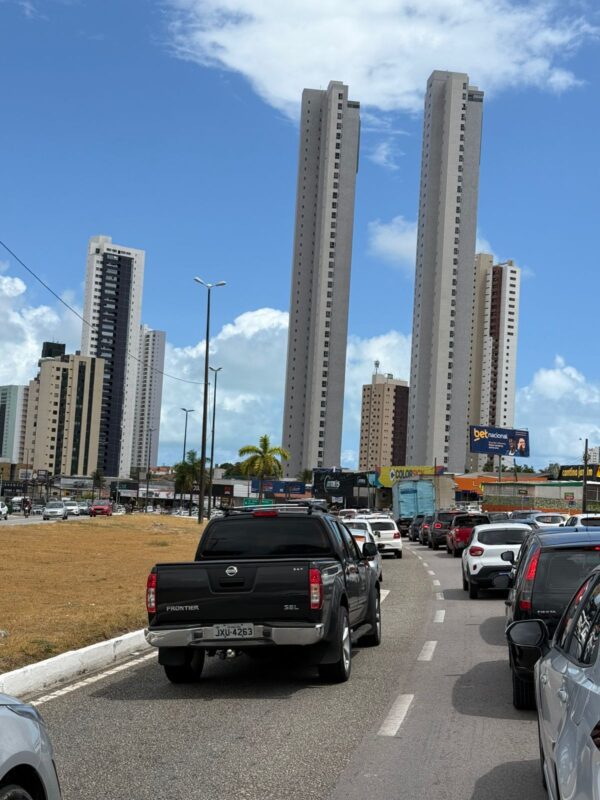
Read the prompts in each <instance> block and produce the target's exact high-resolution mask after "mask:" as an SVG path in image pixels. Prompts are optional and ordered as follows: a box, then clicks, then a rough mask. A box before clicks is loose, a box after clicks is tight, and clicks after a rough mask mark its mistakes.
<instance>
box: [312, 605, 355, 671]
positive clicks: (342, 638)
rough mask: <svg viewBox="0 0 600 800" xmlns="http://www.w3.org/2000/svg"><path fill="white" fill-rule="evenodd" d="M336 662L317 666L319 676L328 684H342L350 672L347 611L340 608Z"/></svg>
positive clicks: (350, 646)
mask: <svg viewBox="0 0 600 800" xmlns="http://www.w3.org/2000/svg"><path fill="white" fill-rule="evenodd" d="M337 637H338V642H337V644H338V654H339V657H338V660H337V661H334V663H333V664H319V675H320V676H321V678H323V679H324V680H326V681H329V682H330V683H344V682H345V681H347V680H348V678H349V677H350V672H351V670H352V640H351V638H350V622H349V619H348V611H347V610H346V609H345V608H344V606H341V607H340V612H339V618H338V631H337Z"/></svg>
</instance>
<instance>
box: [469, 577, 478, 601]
mask: <svg viewBox="0 0 600 800" xmlns="http://www.w3.org/2000/svg"><path fill="white" fill-rule="evenodd" d="M467 585H468V587H469V597H470V598H471V600H477V598H478V597H479V589H478V588H477V585H476V584H474V583H473V582H472V581H471V580H470V579H469V582H468V584H467Z"/></svg>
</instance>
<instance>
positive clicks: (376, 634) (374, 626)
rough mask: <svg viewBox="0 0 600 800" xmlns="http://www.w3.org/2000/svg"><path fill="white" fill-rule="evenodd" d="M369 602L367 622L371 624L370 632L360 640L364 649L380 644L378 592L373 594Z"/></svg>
mask: <svg viewBox="0 0 600 800" xmlns="http://www.w3.org/2000/svg"><path fill="white" fill-rule="evenodd" d="M373 594H374V597H373V599H372V600H371V609H370V611H369V619H368V621H369V622H370V624H371V632H370V633H367V634H366V635H365V636H363V637H362V638H361V640H360V643H361V644H362V645H363V646H364V647H379V645H380V644H381V598H380V596H379V592H374V593H373Z"/></svg>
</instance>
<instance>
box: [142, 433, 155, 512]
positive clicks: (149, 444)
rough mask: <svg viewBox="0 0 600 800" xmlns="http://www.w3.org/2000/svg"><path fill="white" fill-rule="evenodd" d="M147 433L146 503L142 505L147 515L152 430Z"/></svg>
mask: <svg viewBox="0 0 600 800" xmlns="http://www.w3.org/2000/svg"><path fill="white" fill-rule="evenodd" d="M148 433H149V434H150V441H149V442H148V464H147V466H146V502H145V505H144V514H147V513H148V492H149V490H150V453H151V452H152V434H153V433H154V428H150V430H149V431H148Z"/></svg>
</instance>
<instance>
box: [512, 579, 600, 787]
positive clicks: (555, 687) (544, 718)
mask: <svg viewBox="0 0 600 800" xmlns="http://www.w3.org/2000/svg"><path fill="white" fill-rule="evenodd" d="M506 633H507V636H508V638H509V640H510V642H511V643H512V644H513V645H515V646H516V647H519V648H525V649H529V648H534V649H535V650H537V651H538V652H539V654H540V658H539V660H538V661H537V663H536V665H535V693H536V703H537V713H538V722H539V738H540V759H541V765H542V775H543V782H544V785H545V787H546V789H547V791H548V796H549V797H550V798H551V800H560V799H561V798H565V797H572V798H575V797H576V798H581V800H587V798H589V800H595V799H596V798H597V797H598V786H600V700H599V697H600V658H599V652H598V651H599V645H600V567H597V568H596V569H595V570H594V571H593V572H592V573H591V574H590V575H588V577H587V578H586V579H585V581H584V582H583V584H582V585H581V586H580V587H579V589H578V590H577V591H576V592H575V595H574V596H573V598H572V599H571V602H570V603H569V605H568V606H567V609H566V611H565V612H564V614H563V616H562V618H561V620H560V622H559V624H558V627H557V629H556V632H555V634H554V638H553V639H552V641H550V639H549V635H548V629H547V628H546V625H545V623H544V622H543V621H542V620H540V619H531V620H522V621H518V622H513V623H512V625H509V627H508V628H507V631H506Z"/></svg>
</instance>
